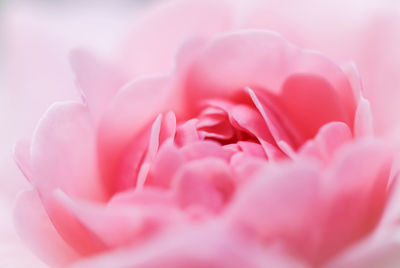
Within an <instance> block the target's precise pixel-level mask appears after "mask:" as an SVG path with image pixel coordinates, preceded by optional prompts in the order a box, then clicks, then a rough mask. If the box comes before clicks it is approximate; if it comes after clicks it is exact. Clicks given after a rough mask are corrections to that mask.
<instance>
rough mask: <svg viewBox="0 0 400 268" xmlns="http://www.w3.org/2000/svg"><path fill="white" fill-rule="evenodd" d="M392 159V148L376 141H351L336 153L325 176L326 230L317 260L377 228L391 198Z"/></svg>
mask: <svg viewBox="0 0 400 268" xmlns="http://www.w3.org/2000/svg"><path fill="white" fill-rule="evenodd" d="M393 159H394V154H393V150H392V148H390V146H388V145H387V144H385V143H382V142H377V141H374V140H363V141H360V142H357V143H353V144H349V145H347V146H345V147H344V148H343V149H342V150H341V151H340V152H339V153H338V154H337V156H336V157H335V159H334V160H333V162H332V166H331V168H330V170H329V172H328V173H326V174H325V178H324V189H323V192H322V196H323V198H324V199H325V201H324V203H325V206H324V208H323V211H324V214H325V215H326V216H325V220H324V223H323V225H325V231H324V233H323V234H322V240H321V245H320V247H319V250H320V251H319V252H318V254H317V255H318V259H320V260H322V259H324V258H328V257H330V256H332V255H333V254H335V253H336V252H338V251H339V250H343V249H345V248H346V247H347V246H349V245H350V244H351V243H354V242H356V241H357V240H358V239H361V238H363V237H365V236H366V235H368V234H369V233H370V232H372V231H373V230H374V228H375V227H376V226H377V224H378V223H379V221H380V220H381V217H382V214H383V211H384V208H385V206H386V204H387V201H388V196H389V192H388V185H389V179H390V173H391V167H392V163H393Z"/></svg>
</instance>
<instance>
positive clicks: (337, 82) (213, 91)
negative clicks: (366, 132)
mask: <svg viewBox="0 0 400 268" xmlns="http://www.w3.org/2000/svg"><path fill="white" fill-rule="evenodd" d="M300 74H302V75H304V74H306V75H310V74H311V75H313V76H315V77H319V78H320V79H321V78H322V79H324V80H325V81H326V82H325V83H326V84H327V85H329V86H328V88H329V92H331V93H330V94H333V95H334V96H335V98H338V99H340V100H341V101H342V102H341V103H340V105H343V107H340V106H339V108H338V109H344V110H345V111H346V114H347V116H348V117H349V116H350V115H352V114H353V113H354V110H355V100H354V96H353V92H352V89H351V86H350V83H349V81H348V79H347V77H346V75H345V74H344V73H343V72H342V70H341V69H340V68H339V67H338V66H336V65H335V64H333V63H332V62H331V61H329V60H328V59H327V58H325V57H323V56H322V55H320V54H319V53H315V52H310V51H304V50H301V49H299V48H297V47H295V46H293V45H292V44H290V43H289V42H287V41H285V40H284V39H282V38H281V37H279V36H277V35H276V34H273V33H271V32H267V31H243V32H236V33H231V34H225V35H221V36H219V37H218V38H216V39H214V40H213V41H212V42H211V43H210V44H209V45H208V46H207V47H206V48H205V49H204V50H203V51H202V52H201V53H200V55H199V57H198V58H197V61H196V62H195V63H194V65H193V67H192V68H191V69H190V71H189V73H188V78H187V83H186V88H187V89H188V92H187V97H188V107H190V108H191V107H193V106H194V107H195V106H196V105H197V104H198V103H199V100H202V99H204V98H210V97H220V98H233V99H236V100H241V101H246V99H245V98H244V96H243V94H241V93H240V91H239V90H241V89H243V88H247V87H249V88H261V89H264V90H265V91H266V92H268V93H270V94H276V95H279V94H282V92H283V86H284V83H285V82H286V81H287V79H288V78H290V77H291V76H293V75H300ZM325 88H326V87H324V88H322V89H323V90H324V89H325ZM321 94H322V95H323V93H321ZM328 95H329V94H328ZM342 103H343V104H342ZM335 107H336V106H335ZM343 120H344V121H345V122H350V123H351V122H352V121H351V120H352V119H351V118H344V119H343Z"/></svg>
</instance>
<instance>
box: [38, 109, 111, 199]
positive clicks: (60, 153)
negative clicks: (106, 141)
mask: <svg viewBox="0 0 400 268" xmlns="http://www.w3.org/2000/svg"><path fill="white" fill-rule="evenodd" d="M72 145H73V146H72ZM31 159H32V172H33V176H32V183H33V184H34V185H35V187H37V189H38V190H39V192H40V194H41V195H42V197H44V202H45V203H46V195H48V194H49V193H51V192H52V191H53V190H54V189H56V188H60V189H62V190H63V191H65V192H66V193H68V194H69V195H71V196H73V197H82V198H88V199H93V200H102V199H104V192H103V187H102V184H101V181H100V180H99V176H98V170H97V156H96V147H95V131H94V126H93V122H92V120H91V118H90V115H89V112H88V110H87V108H86V107H85V106H84V105H82V104H80V103H75V102H65V103H56V104H53V105H52V106H51V107H50V108H49V110H48V111H47V113H46V114H45V115H44V116H43V117H42V119H41V121H40V123H39V126H38V127H37V129H36V131H35V134H34V137H33V140H32V145H31Z"/></svg>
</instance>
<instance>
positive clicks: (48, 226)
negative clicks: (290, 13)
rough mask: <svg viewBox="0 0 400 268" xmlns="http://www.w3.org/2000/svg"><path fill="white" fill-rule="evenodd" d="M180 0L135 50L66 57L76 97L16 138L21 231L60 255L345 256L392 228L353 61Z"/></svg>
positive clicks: (178, 263) (173, 262) (165, 258)
mask: <svg viewBox="0 0 400 268" xmlns="http://www.w3.org/2000/svg"><path fill="white" fill-rule="evenodd" d="M183 3H184V2H181V3H180V5H181V8H182V7H183V6H186V8H188V9H185V11H183V10H182V9H179V8H176V7H174V6H173V5H170V4H167V5H166V6H165V7H164V9H163V8H160V9H158V10H157V11H156V15H154V14H153V16H150V17H148V18H147V19H143V21H142V23H144V24H145V25H148V27H149V28H142V27H139V26H138V28H136V30H135V31H133V32H134V34H132V35H131V36H132V37H133V38H134V40H136V41H137V42H135V43H134V45H133V47H130V50H129V51H128V52H126V50H123V52H124V53H125V54H124V55H125V56H123V57H121V58H123V59H125V60H126V59H131V60H130V61H129V62H123V61H120V62H118V64H115V65H114V64H109V63H106V62H103V61H101V60H99V59H97V58H96V57H94V56H92V55H91V54H89V53H88V52H86V51H84V50H75V51H74V52H73V53H72V54H71V64H72V67H73V69H74V71H75V73H76V77H77V82H78V85H79V89H80V91H81V95H82V99H83V101H82V102H75V101H69V102H60V103H55V104H53V105H52V106H51V107H50V108H49V110H48V111H47V112H46V113H45V115H44V116H43V117H42V119H41V120H40V122H39V124H38V126H37V128H36V130H35V133H34V135H33V138H32V140H31V142H30V143H26V142H21V143H18V144H17V146H16V148H15V156H16V160H17V163H18V165H19V167H20V169H21V171H22V172H23V173H24V175H25V177H26V178H27V179H28V180H29V181H30V183H31V184H32V186H33V190H29V191H26V192H24V193H22V194H21V195H20V196H19V199H18V202H17V205H16V215H15V216H16V225H17V228H18V230H19V233H20V234H21V236H22V237H25V239H26V240H27V241H28V243H29V244H30V245H31V247H32V248H33V250H34V251H35V252H36V253H37V254H38V255H39V256H40V257H41V258H43V259H44V260H45V261H46V262H47V263H49V264H50V265H55V266H59V265H61V266H64V265H68V264H71V263H75V264H76V267H161V266H163V267H175V268H177V267H182V268H183V267H230V268H231V267H238V268H239V267H264V266H265V264H266V263H267V264H268V265H271V266H274V267H294V266H295V265H298V266H299V267H303V266H306V267H307V266H309V265H317V266H321V265H326V266H328V267H329V266H330V265H335V263H339V264H340V263H342V264H343V265H347V263H348V262H350V263H351V261H352V258H351V257H352V256H355V255H354V254H351V253H352V252H353V251H352V250H351V248H352V247H357V246H358V245H359V244H364V245H370V244H374V245H376V243H375V242H371V243H362V242H363V241H364V240H365V239H367V238H368V237H371V236H373V234H375V233H377V232H378V231H379V230H382V232H387V230H390V229H389V227H387V225H389V224H386V221H387V222H390V223H392V222H391V221H390V220H387V217H383V214H384V212H385V213H387V211H388V209H387V207H388V205H389V202H388V201H389V198H390V197H391V194H392V193H393V192H394V182H395V179H396V175H397V173H396V172H397V169H396V167H397V166H396V165H393V161H394V152H393V149H392V148H391V147H390V145H388V144H386V143H384V142H381V141H377V140H374V138H373V137H372V136H373V123H372V122H373V120H372V115H371V111H370V107H369V103H368V101H367V100H366V99H365V98H364V97H363V95H362V86H361V84H362V83H361V78H360V76H359V75H358V72H357V70H356V68H355V67H354V65H352V64H348V65H345V66H344V67H340V66H339V65H337V64H336V63H334V62H333V61H331V60H330V59H329V58H327V57H326V56H323V55H322V54H321V53H318V52H314V51H309V50H304V49H302V48H300V47H298V46H296V45H295V44H292V43H290V42H289V41H287V40H285V39H284V38H282V37H280V36H279V35H278V34H276V33H273V32H270V31H266V30H249V29H247V30H237V29H236V28H247V27H246V25H247V24H246V23H244V24H243V25H244V26H241V27H233V26H232V25H231V24H230V23H229V20H228V13H227V10H226V9H225V8H226V6H224V5H222V4H221V5H220V4H219V3H217V4H215V3H211V2H206V3H205V2H201V1H199V2H196V1H195V2H192V4H193V6H191V5H189V6H187V4H183ZM185 3H187V2H185ZM221 3H222V2H221ZM178 4H179V2H178ZM204 8H205V9H207V10H208V11H209V12H208V13H202V9H204ZM165 14H167V15H168V18H169V19H168V20H165V17H164V16H163V15H165ZM179 14H181V15H185V17H186V16H187V18H188V23H187V24H185V25H183V26H182V27H183V28H184V29H183V28H179V29H183V30H182V31H179V30H178V29H176V28H171V25H175V24H179V23H181V22H180V19H177V15H179ZM204 14H207V20H206V21H204V20H202V19H203V18H204ZM192 15H193V16H194V17H192ZM196 16H197V17H196ZM161 18H162V20H161ZM191 18H194V19H193V20H190V19H191ZM159 20H160V21H159ZM176 20H177V21H178V23H177V21H176ZM165 21H168V22H170V23H171V24H165V26H164V25H163V27H166V29H165V30H164V31H163V32H162V34H160V33H159V32H158V33H157V29H158V28H154V29H152V27H154V25H157V26H160V22H162V23H165ZM197 21H201V23H198V22H197ZM244 21H246V20H244ZM192 23H193V24H192ZM138 25H142V24H140V23H139V24H138ZM185 27H187V28H185ZM172 29H173V30H172ZM232 29H234V30H235V31H230V30H232ZM151 30H154V32H153V31H151ZM168 30H169V31H168ZM192 30H193V32H195V33H197V36H191V34H190V33H192ZM143 31H145V32H144V33H143ZM225 31H226V32H225ZM220 32H225V33H222V34H220ZM147 33H149V34H147ZM164 35H165V37H166V38H168V39H169V40H168V42H167V43H166V44H163V46H162V47H163V51H162V53H161V52H157V48H158V47H160V46H161V45H160V43H159V42H156V40H157V38H155V37H159V38H160V39H161V40H164V39H163V38H164ZM143 36H144V37H145V38H140V37H143ZM146 37H147V38H146ZM128 43H129V42H128ZM164 45H165V46H164ZM172 50H177V51H178V52H177V54H176V57H175V60H174V61H173V63H171V62H170V58H169V57H170V55H171V54H170V53H169V52H171V53H172ZM143 52H154V53H143ZM158 53H159V54H158ZM146 55H148V57H149V58H148V59H149V60H146V59H147V56H146ZM151 57H154V58H151ZM168 62H169V63H168ZM132 64H133V66H132ZM167 64H168V65H171V64H172V66H173V68H172V70H171V71H170V72H169V73H164V74H159V73H160V72H164V71H165V68H166V66H167ZM149 74H151V75H149ZM379 130H380V129H379V127H378V131H379ZM27 218H29V219H34V220H32V221H30V222H29V224H28V223H27V222H26V219H27ZM377 230H378V231H377ZM381 237H382V236H379V238H381ZM374 241H375V240H374ZM348 252H350V257H349V259H350V261H348V260H347V259H346V257H342V256H346V254H347V253H348ZM364 252H368V251H367V250H366V251H364ZM359 259H360V260H363V258H359Z"/></svg>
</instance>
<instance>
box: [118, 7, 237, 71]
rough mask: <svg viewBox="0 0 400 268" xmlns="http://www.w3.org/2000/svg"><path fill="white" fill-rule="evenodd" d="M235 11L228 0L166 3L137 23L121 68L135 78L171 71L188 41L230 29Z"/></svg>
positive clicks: (123, 52)
mask: <svg viewBox="0 0 400 268" xmlns="http://www.w3.org/2000/svg"><path fill="white" fill-rule="evenodd" d="M231 10H232V6H231V5H230V4H229V2H227V1H224V0H223V1H212V0H178V1H168V2H167V1H165V3H163V4H161V5H160V6H158V7H156V8H154V10H152V11H150V12H148V13H147V14H146V16H145V17H142V18H141V19H140V20H139V21H134V23H135V25H134V27H133V29H131V31H130V33H129V39H128V40H127V41H126V42H125V47H124V49H122V53H121V66H124V69H125V71H127V72H128V73H129V74H130V75H134V76H137V75H143V74H154V73H165V72H168V71H169V69H170V68H171V64H172V62H173V59H174V56H175V53H176V52H177V51H176V50H177V48H178V47H180V45H181V44H182V43H183V42H184V41H186V40H188V39H191V38H198V37H209V36H212V35H214V34H216V33H218V32H221V31H225V30H227V29H228V28H229V26H230V25H231V20H232V15H233V14H232V12H231ZM160 44H162V45H160Z"/></svg>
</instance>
